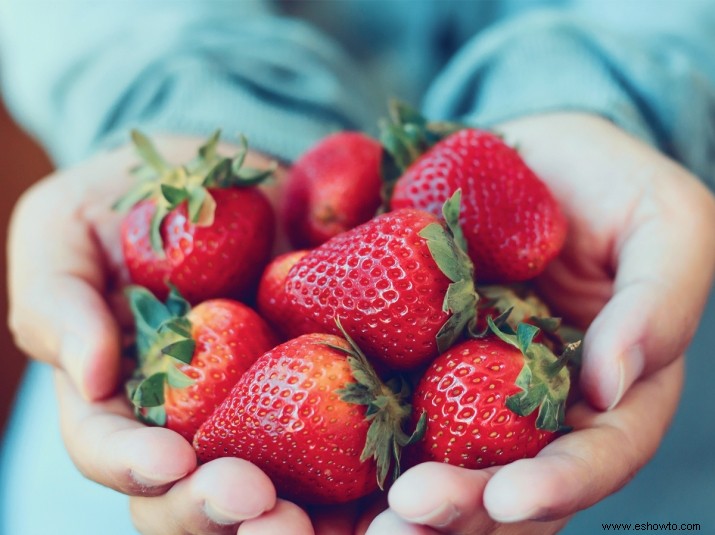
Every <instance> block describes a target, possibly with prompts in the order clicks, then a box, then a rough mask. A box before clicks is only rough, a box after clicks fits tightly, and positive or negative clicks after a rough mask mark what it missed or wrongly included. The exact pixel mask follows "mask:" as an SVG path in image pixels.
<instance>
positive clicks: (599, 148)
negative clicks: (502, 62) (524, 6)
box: [368, 113, 715, 535]
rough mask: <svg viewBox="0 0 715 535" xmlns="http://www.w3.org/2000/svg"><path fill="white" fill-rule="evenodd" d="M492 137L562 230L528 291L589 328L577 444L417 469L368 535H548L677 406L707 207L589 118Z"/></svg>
mask: <svg viewBox="0 0 715 535" xmlns="http://www.w3.org/2000/svg"><path fill="white" fill-rule="evenodd" d="M499 130H500V131H501V132H502V133H503V134H504V135H505V137H506V139H507V141H508V142H510V143H512V144H514V145H516V146H517V147H518V150H519V151H520V153H521V155H522V157H523V158H524V159H525V160H526V162H527V163H528V164H529V165H530V166H531V167H532V168H533V169H534V170H535V171H536V172H537V174H539V175H540V176H541V177H542V179H543V180H544V181H545V182H546V183H547V184H548V185H549V186H550V188H551V190H552V191H553V192H554V194H555V196H556V197H557V199H558V200H559V202H560V204H561V206H562V207H563V209H564V212H565V213H566V215H567V217H568V219H569V223H570V229H569V235H568V238H567V242H566V244H565V247H564V250H563V252H562V253H561V255H560V256H559V257H558V258H557V259H556V260H555V261H553V262H552V263H551V264H550V266H549V267H548V268H547V270H546V272H545V273H544V274H543V275H542V276H541V277H540V278H539V279H538V280H537V286H538V289H539V291H540V293H541V295H542V296H543V297H545V299H546V300H547V301H548V302H549V303H550V304H551V305H552V307H553V309H554V311H555V312H556V314H557V315H561V316H563V317H564V319H566V320H567V321H568V322H570V323H572V324H574V325H576V326H579V327H582V328H584V329H585V328H587V331H586V337H585V343H584V360H583V367H582V371H581V375H580V384H579V386H580V389H581V391H582V392H583V394H584V396H585V400H583V401H581V402H579V403H578V404H577V405H576V406H574V407H572V408H571V409H570V410H569V412H568V413H567V419H568V423H569V424H570V425H572V426H573V427H574V431H573V432H572V433H570V434H568V435H566V436H563V437H560V438H559V439H557V440H556V441H555V442H553V443H552V444H551V445H549V446H548V447H547V448H546V449H545V450H543V451H542V452H541V453H540V454H539V455H538V456H537V457H536V458H534V459H529V460H522V461H518V462H515V463H512V464H510V465H508V466H505V467H501V468H495V469H488V470H481V471H470V470H465V469H459V468H455V467H451V466H447V465H438V464H433V463H430V464H424V465H420V466H418V467H415V468H413V469H412V470H410V471H409V472H407V473H406V474H405V475H404V476H403V477H402V478H401V479H400V480H398V482H397V483H396V484H395V486H394V487H393V488H392V490H391V492H390V496H389V504H390V508H389V509H388V510H387V511H385V512H384V513H383V514H382V515H380V516H379V517H378V518H377V519H376V520H375V521H374V522H373V523H372V525H371V527H370V530H369V532H368V533H369V534H370V535H373V534H374V533H388V532H389V533H393V534H395V535H396V534H398V533H399V534H403V533H404V534H408V533H409V534H427V533H436V532H446V533H458V534H460V535H475V534H486V533H515V534H517V533H529V534H531V533H554V532H556V531H558V530H559V529H561V527H563V526H564V525H565V524H566V522H567V521H568V518H569V517H570V516H571V515H573V514H574V513H576V512H577V511H579V510H582V509H584V508H586V507H588V506H590V505H592V504H594V503H596V502H598V501H599V500H601V499H603V498H605V497H607V496H608V495H610V494H611V493H613V492H615V491H616V490H618V489H619V488H620V487H621V486H623V485H624V484H625V483H626V482H628V481H629V480H630V478H631V477H632V476H633V475H634V474H635V473H636V472H637V471H638V470H639V469H640V468H641V467H642V466H643V465H644V464H645V463H646V462H647V461H648V460H649V459H650V458H651V457H652V455H653V454H654V453H655V451H656V449H657V447H658V445H659V443H660V441H661V440H662V438H663V436H664V434H665V432H666V430H667V426H668V424H669V423H670V420H671V418H672V415H673V413H674V411H675V408H676V407H677V403H678V399H679V392H680V388H681V383H682V373H683V358H682V355H683V353H684V351H685V350H686V348H687V346H688V344H689V343H690V340H691V338H692V336H693V334H694V332H695V330H696V328H697V326H698V322H699V319H700V316H701V313H702V309H703V307H704V304H705V301H706V298H707V295H708V293H709V289H710V286H711V284H712V279H713V272H714V271H715V232H714V231H713V229H715V200H714V199H713V196H712V194H711V193H710V192H709V191H708V190H707V188H706V187H705V186H703V184H702V183H701V182H700V181H699V180H698V179H697V178H696V177H694V176H693V175H691V174H690V173H689V172H688V171H686V170H685V169H684V168H682V167H681V166H679V165H677V164H676V163H674V162H673V161H671V160H669V159H668V158H666V157H664V156H662V155H661V154H659V153H658V152H657V151H656V150H654V149H652V148H651V147H649V146H647V145H646V144H644V143H642V142H640V141H638V140H636V139H634V138H632V137H631V136H629V135H628V134H626V133H624V132H623V131H621V130H620V129H619V128H617V127H616V126H614V125H613V124H611V123H610V122H608V121H606V120H604V119H601V118H598V117H595V116H590V115H587V114H572V113H563V114H549V115H541V116H532V117H527V118H523V119H519V120H515V121H512V122H510V123H506V124H503V125H501V126H500V127H499ZM602 410H606V412H600V411H602Z"/></svg>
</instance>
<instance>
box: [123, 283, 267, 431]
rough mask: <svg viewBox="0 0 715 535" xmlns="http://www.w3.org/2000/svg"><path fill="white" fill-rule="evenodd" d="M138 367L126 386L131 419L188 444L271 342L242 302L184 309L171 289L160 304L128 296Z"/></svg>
mask: <svg viewBox="0 0 715 535" xmlns="http://www.w3.org/2000/svg"><path fill="white" fill-rule="evenodd" d="M129 297H130V302H131V306H132V310H133V311H134V314H135V320H136V326H137V349H138V353H139V355H138V357H139V366H138V368H137V370H136V372H135V374H134V377H133V378H132V379H131V381H130V382H129V383H128V393H129V397H130V399H131V401H132V403H133V404H134V406H135V410H136V413H137V415H138V416H139V417H140V418H141V419H142V420H144V421H146V422H148V423H152V424H156V425H161V426H165V427H168V428H169V429H172V430H173V431H176V432H177V433H179V434H181V435H182V436H183V437H184V438H186V439H187V440H188V441H191V440H192V438H193V436H194V433H195V432H196V430H197V429H198V428H199V426H200V425H201V424H202V423H203V421H204V420H205V419H206V418H207V417H208V416H209V415H210V414H211V413H212V412H213V410H214V409H215V408H216V406H217V405H218V404H219V403H220V402H221V401H222V400H223V399H224V397H226V395H227V394H228V392H229V391H230V390H231V388H233V385H234V384H235V383H236V381H237V380H238V378H239V377H241V375H242V374H243V373H244V372H245V371H246V370H247V369H248V367H249V366H250V365H251V364H252V363H253V362H254V361H255V360H256V359H257V358H258V357H259V356H260V355H262V354H263V353H265V352H266V351H268V350H269V349H271V348H273V347H274V346H275V345H276V343H277V340H276V339H275V336H274V335H273V333H272V332H271V331H270V329H269V328H268V326H267V325H266V323H265V322H264V321H263V320H262V319H261V318H260V316H258V314H256V313H255V312H254V311H253V310H251V309H250V308H249V307H247V306H246V305H244V304H242V303H239V302H238V301H232V300H229V299H213V300H209V301H204V302H203V303H201V304H199V305H197V306H195V307H194V308H192V309H191V308H190V307H189V304H188V303H187V302H186V301H184V300H183V299H182V298H181V296H179V295H178V294H177V293H176V292H174V291H172V292H171V294H170V295H169V298H168V300H167V302H166V304H162V303H161V302H160V301H158V300H157V299H156V298H155V297H154V296H153V295H152V294H151V293H150V292H148V291H147V290H145V289H143V288H140V287H132V288H131V289H130V291H129Z"/></svg>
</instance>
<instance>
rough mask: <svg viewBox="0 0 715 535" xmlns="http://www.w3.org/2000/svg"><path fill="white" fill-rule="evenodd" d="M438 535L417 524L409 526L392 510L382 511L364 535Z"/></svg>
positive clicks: (430, 529) (432, 530)
mask: <svg viewBox="0 0 715 535" xmlns="http://www.w3.org/2000/svg"><path fill="white" fill-rule="evenodd" d="M387 534H389V535H438V534H439V532H438V531H436V530H434V529H432V528H430V527H428V526H421V525H418V524H411V523H409V522H407V521H406V520H405V519H403V518H401V517H400V516H399V515H398V514H397V513H395V512H394V511H393V510H391V509H388V510H387V511H383V512H382V513H380V514H379V515H377V517H375V519H374V520H373V521H372V523H371V524H370V527H369V528H368V530H367V532H366V533H365V535H387Z"/></svg>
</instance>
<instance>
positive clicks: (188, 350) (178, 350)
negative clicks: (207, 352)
mask: <svg viewBox="0 0 715 535" xmlns="http://www.w3.org/2000/svg"><path fill="white" fill-rule="evenodd" d="M195 349H196V342H194V341H193V340H192V339H190V338H188V339H186V340H179V341H178V342H174V343H172V344H169V345H168V346H166V347H165V348H163V349H162V350H161V352H162V353H163V354H164V355H169V356H170V357H173V358H175V359H176V360H178V361H181V362H183V363H184V364H190V363H191V359H192V357H193V356H194V350H195Z"/></svg>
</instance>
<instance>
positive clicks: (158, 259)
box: [115, 131, 275, 303]
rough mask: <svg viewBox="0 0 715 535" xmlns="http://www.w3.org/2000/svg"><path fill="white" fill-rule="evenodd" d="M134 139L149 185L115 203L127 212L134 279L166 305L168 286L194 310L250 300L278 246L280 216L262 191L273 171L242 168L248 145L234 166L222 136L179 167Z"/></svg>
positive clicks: (127, 252) (126, 241)
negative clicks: (213, 302) (222, 149)
mask: <svg viewBox="0 0 715 535" xmlns="http://www.w3.org/2000/svg"><path fill="white" fill-rule="evenodd" d="M132 137H133V140H134V143H135V145H136V147H137V150H138V152H139V154H140V155H141V156H142V157H143V158H144V160H145V161H146V164H145V165H143V166H141V167H139V168H138V169H136V170H135V173H136V174H138V175H139V176H140V177H141V178H142V179H143V180H142V181H141V182H140V184H139V185H138V186H137V187H136V188H135V189H133V190H132V191H131V192H129V193H128V194H127V195H126V196H124V197H123V198H122V199H120V200H119V201H118V202H117V203H116V204H115V208H117V209H119V210H124V211H128V213H127V215H126V216H125V217H124V219H123V220H122V225H121V243H122V251H123V253H124V260H125V263H126V266H127V268H128V271H129V275H130V278H131V280H132V281H133V282H134V283H135V284H138V285H141V286H144V287H146V288H148V289H149V290H151V291H152V292H153V293H154V294H155V295H156V296H157V297H159V298H161V299H163V298H165V297H166V295H167V293H168V285H169V284H172V285H175V286H176V287H177V288H178V289H179V291H180V292H181V293H182V295H184V296H185V298H186V299H188V300H189V301H190V302H192V303H198V302H200V301H203V300H205V299H209V298H213V297H238V298H242V297H247V296H248V295H249V294H250V293H251V292H252V291H253V289H254V288H255V285H256V283H257V281H258V277H259V276H260V274H261V271H262V269H263V266H265V264H266V263H267V262H268V259H269V255H270V252H271V249H272V246H273V238H274V225H275V223H274V215H273V209H272V208H271V206H270V204H269V202H268V200H267V199H266V197H265V195H264V194H263V193H262V192H261V191H260V190H259V189H258V188H257V187H256V184H258V183H259V182H260V181H262V180H263V179H265V178H266V177H267V176H268V175H269V174H270V172H271V171H270V170H268V171H258V170H255V169H248V168H243V167H242V164H243V160H244V158H245V155H246V150H247V149H246V143H245V139H244V138H241V141H242V146H241V149H240V151H239V154H238V155H237V156H236V157H234V158H232V159H229V158H225V157H222V156H219V155H218V153H217V150H216V147H217V144H218V139H219V133H218V132H216V133H215V134H214V135H213V136H212V137H211V138H210V139H209V140H208V141H207V142H206V144H204V145H203V146H202V147H201V148H200V149H199V155H198V157H197V158H196V159H195V160H193V161H192V162H189V163H188V164H186V165H183V166H175V167H172V166H170V165H169V164H168V163H166V162H165V161H164V159H163V158H162V157H161V156H160V155H159V154H158V152H157V151H156V149H155V148H154V146H153V145H152V144H151V142H150V141H149V140H148V139H147V138H146V137H144V136H143V135H142V134H140V133H139V132H136V131H135V132H133V133H132Z"/></svg>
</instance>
